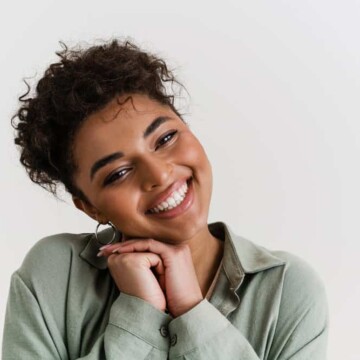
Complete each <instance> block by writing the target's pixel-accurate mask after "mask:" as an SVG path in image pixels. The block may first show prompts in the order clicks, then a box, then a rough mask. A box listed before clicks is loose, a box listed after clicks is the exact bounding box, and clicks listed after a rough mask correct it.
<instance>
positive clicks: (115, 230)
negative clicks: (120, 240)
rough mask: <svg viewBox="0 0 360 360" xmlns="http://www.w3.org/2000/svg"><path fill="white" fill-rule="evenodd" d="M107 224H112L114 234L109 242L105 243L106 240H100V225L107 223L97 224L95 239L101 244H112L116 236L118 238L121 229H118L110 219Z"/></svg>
mask: <svg viewBox="0 0 360 360" xmlns="http://www.w3.org/2000/svg"><path fill="white" fill-rule="evenodd" d="M107 224H108V225H110V226H111V228H112V230H113V236H112V238H111V240H110V241H109V242H107V243H104V242H102V241H100V240H99V236H98V233H99V227H100V226H101V225H105V224H101V223H98V224H97V226H96V229H95V239H96V241H97V242H98V243H99V244H100V245H110V244H112V243H113V242H114V241H115V240H116V238H117V236H116V235H117V234H118V233H119V231H118V230H117V229H116V227H115V225H114V224H112V223H111V222H110V221H109V222H108V223H107ZM120 235H121V234H120Z"/></svg>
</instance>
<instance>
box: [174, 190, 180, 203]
mask: <svg viewBox="0 0 360 360" xmlns="http://www.w3.org/2000/svg"><path fill="white" fill-rule="evenodd" d="M173 198H174V200H175V201H180V200H181V199H182V197H181V195H180V194H179V193H178V192H177V191H175V192H174V194H173Z"/></svg>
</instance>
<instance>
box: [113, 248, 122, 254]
mask: <svg viewBox="0 0 360 360" xmlns="http://www.w3.org/2000/svg"><path fill="white" fill-rule="evenodd" d="M119 250H120V249H119V248H118V249H115V250H113V251H112V253H113V254H115V253H117V252H119Z"/></svg>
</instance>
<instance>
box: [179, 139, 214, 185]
mask: <svg viewBox="0 0 360 360" xmlns="http://www.w3.org/2000/svg"><path fill="white" fill-rule="evenodd" d="M180 157H181V160H182V162H183V163H184V164H188V165H190V166H192V167H193V168H194V170H195V172H201V173H206V174H207V175H208V179H209V180H210V181H211V165H210V162H209V159H208V157H207V155H206V153H205V150H204V148H203V147H202V145H201V144H200V142H199V140H198V139H197V138H196V137H195V136H194V135H192V134H191V133H189V134H188V136H186V137H184V139H183V142H182V146H181V151H180Z"/></svg>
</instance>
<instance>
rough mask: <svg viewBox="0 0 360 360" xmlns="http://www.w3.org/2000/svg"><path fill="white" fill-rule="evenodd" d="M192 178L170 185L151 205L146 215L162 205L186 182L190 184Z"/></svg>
mask: <svg viewBox="0 0 360 360" xmlns="http://www.w3.org/2000/svg"><path fill="white" fill-rule="evenodd" d="M190 179H191V178H183V179H180V180H177V181H175V182H174V183H173V184H172V185H170V186H169V187H168V188H167V189H166V190H165V191H164V192H162V193H161V194H160V195H159V196H157V197H156V200H154V201H153V202H152V203H151V205H150V206H149V207H148V209H147V210H146V213H147V212H148V211H149V210H150V209H152V208H154V207H156V206H158V205H159V204H161V203H162V202H163V201H165V200H166V199H167V198H168V197H169V196H170V195H171V194H172V193H173V192H174V191H175V190H178V189H179V188H180V187H181V186H182V185H183V184H184V183H185V182H189V180H190Z"/></svg>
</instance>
